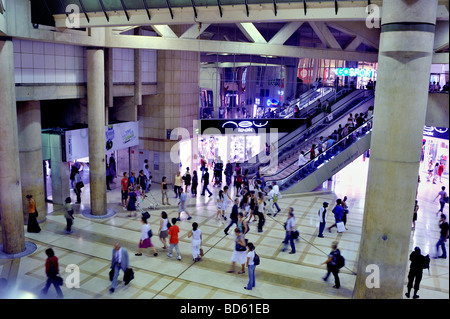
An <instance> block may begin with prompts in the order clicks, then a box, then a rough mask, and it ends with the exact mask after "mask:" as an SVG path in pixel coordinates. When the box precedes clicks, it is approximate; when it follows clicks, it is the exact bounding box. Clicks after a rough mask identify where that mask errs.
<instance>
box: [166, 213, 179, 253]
mask: <svg viewBox="0 0 450 319" xmlns="http://www.w3.org/2000/svg"><path fill="white" fill-rule="evenodd" d="M176 222H177V219H176V218H172V226H171V227H170V228H169V236H170V240H169V243H170V247H169V253H168V254H167V257H169V258H171V257H172V252H173V249H174V248H175V250H176V251H177V255H178V256H177V259H178V260H181V254H180V248H178V233H179V232H180V228H179V227H178V226H177V225H175V224H176Z"/></svg>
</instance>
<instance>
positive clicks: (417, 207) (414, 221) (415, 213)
mask: <svg viewBox="0 0 450 319" xmlns="http://www.w3.org/2000/svg"><path fill="white" fill-rule="evenodd" d="M418 211H419V204H418V201H417V199H416V202H415V204H414V213H413V221H412V224H413V225H412V230H415V229H416V220H417V212H418Z"/></svg>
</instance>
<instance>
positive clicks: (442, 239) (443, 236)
mask: <svg viewBox="0 0 450 319" xmlns="http://www.w3.org/2000/svg"><path fill="white" fill-rule="evenodd" d="M446 219H447V217H446V216H445V214H441V219H440V220H439V228H440V229H441V233H440V236H439V240H438V242H437V243H436V255H437V258H443V259H446V258H447V250H446V249H445V243H446V242H447V239H448V230H449V225H448V223H447V221H446ZM439 247H441V249H442V255H440V256H439Z"/></svg>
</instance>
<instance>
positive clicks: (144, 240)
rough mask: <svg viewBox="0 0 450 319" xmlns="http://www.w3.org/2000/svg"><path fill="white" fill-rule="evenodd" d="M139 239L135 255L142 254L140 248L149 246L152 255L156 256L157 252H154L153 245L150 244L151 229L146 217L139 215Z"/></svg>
mask: <svg viewBox="0 0 450 319" xmlns="http://www.w3.org/2000/svg"><path fill="white" fill-rule="evenodd" d="M141 222H142V226H141V239H140V240H139V249H138V252H137V253H136V254H134V255H135V256H142V249H146V248H149V247H151V248H152V250H153V256H155V257H156V256H158V253H157V252H156V249H155V246H154V245H153V244H152V241H151V239H150V237H151V235H152V232H151V231H152V230H151V228H150V225H149V223H148V222H147V218H146V217H144V216H142V217H141Z"/></svg>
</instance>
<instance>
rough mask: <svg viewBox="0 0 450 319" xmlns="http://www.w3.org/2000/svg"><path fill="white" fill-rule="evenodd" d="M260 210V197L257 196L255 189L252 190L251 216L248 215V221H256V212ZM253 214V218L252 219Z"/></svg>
mask: <svg viewBox="0 0 450 319" xmlns="http://www.w3.org/2000/svg"><path fill="white" fill-rule="evenodd" d="M257 211H258V199H257V198H256V196H255V191H251V192H250V216H249V217H248V223H251V222H255V221H256V212H257ZM252 216H253V220H251V219H252Z"/></svg>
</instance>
